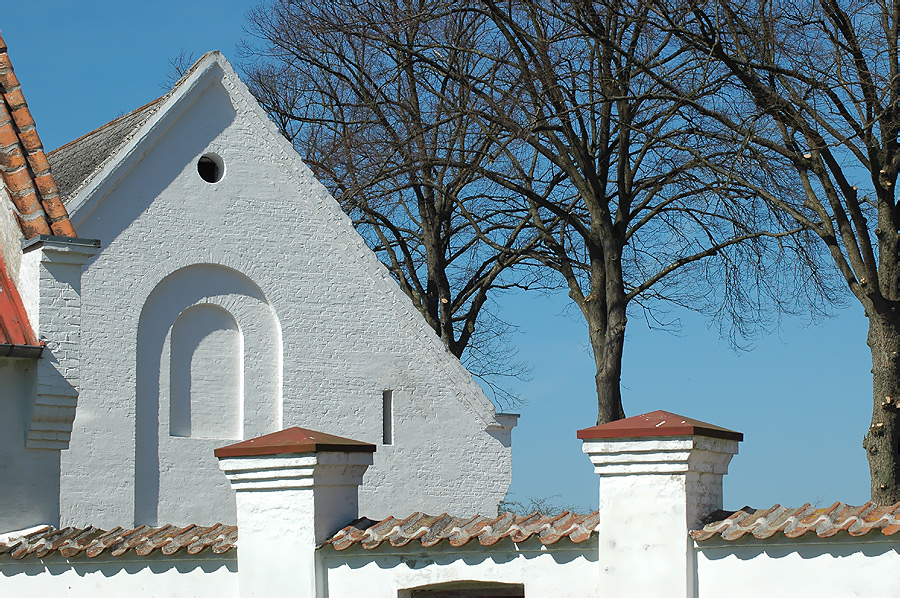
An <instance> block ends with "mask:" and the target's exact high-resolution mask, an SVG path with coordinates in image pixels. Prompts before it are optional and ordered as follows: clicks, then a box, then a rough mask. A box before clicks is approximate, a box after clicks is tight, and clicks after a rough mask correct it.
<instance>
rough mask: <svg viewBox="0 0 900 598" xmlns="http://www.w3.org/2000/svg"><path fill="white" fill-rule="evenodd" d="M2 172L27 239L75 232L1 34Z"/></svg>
mask: <svg viewBox="0 0 900 598" xmlns="http://www.w3.org/2000/svg"><path fill="white" fill-rule="evenodd" d="M0 96H2V101H0V178H2V180H3V183H4V184H5V185H6V188H7V190H8V192H9V198H10V200H11V201H12V204H13V206H14V208H15V214H16V219H17V220H18V222H19V228H20V229H21V230H22V234H23V235H25V238H26V239H31V238H33V237H36V236H37V235H57V236H62V237H75V236H76V234H75V229H74V228H73V227H72V223H71V222H70V221H69V213H68V212H67V211H66V207H65V206H64V205H63V203H62V200H61V198H60V194H59V188H58V187H57V185H56V181H55V180H54V178H53V174H52V173H51V171H50V162H49V161H48V160H47V156H46V155H45V154H44V146H43V144H42V143H41V138H40V136H38V132H37V127H36V126H35V123H34V118H33V117H32V116H31V111H30V110H29V109H28V104H26V103H25V96H24V94H23V93H22V86H21V85H20V84H19V80H18V78H16V74H15V72H14V71H13V66H12V62H11V61H10V58H9V54H8V52H7V46H6V42H5V41H3V37H0Z"/></svg>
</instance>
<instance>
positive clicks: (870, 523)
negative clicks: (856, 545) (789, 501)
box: [691, 502, 900, 542]
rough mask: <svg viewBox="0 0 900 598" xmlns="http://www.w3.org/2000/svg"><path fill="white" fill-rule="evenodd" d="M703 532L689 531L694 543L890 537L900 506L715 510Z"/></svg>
mask: <svg viewBox="0 0 900 598" xmlns="http://www.w3.org/2000/svg"><path fill="white" fill-rule="evenodd" d="M706 521H708V522H709V523H707V524H706V525H704V526H703V529H700V530H695V531H692V532H691V537H692V538H693V539H694V540H697V541H698V542H702V541H703V540H709V539H710V538H714V537H719V538H721V539H723V540H728V541H734V540H739V539H741V538H744V537H745V536H746V537H749V536H752V537H754V538H756V539H758V540H764V539H766V538H771V537H773V536H776V535H781V536H783V537H785V538H801V537H803V536H805V535H807V534H815V535H816V536H818V537H820V538H830V537H832V536H834V535H836V534H839V533H840V532H847V533H848V534H849V535H850V536H865V535H866V534H868V533H870V532H873V531H876V530H881V533H882V535H885V536H892V535H894V534H896V533H897V532H898V531H900V503H897V504H895V505H890V506H886V507H879V506H876V505H875V504H874V503H872V502H867V503H865V504H864V505H860V506H858V507H854V506H850V505H845V504H844V503H842V502H836V503H834V504H833V505H831V506H830V507H825V508H819V507H813V506H811V505H810V504H809V503H807V504H805V505H803V506H802V507H799V508H796V509H788V508H786V507H782V506H781V505H775V506H774V507H772V508H771V509H759V510H757V509H751V508H750V507H744V508H743V509H741V510H740V511H734V512H729V511H717V512H715V513H713V514H711V515H710V516H709V517H707V518H706Z"/></svg>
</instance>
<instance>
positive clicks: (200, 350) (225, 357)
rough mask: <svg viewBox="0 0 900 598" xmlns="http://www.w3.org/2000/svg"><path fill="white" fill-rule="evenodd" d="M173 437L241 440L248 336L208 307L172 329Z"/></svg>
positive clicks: (193, 311)
mask: <svg viewBox="0 0 900 598" xmlns="http://www.w3.org/2000/svg"><path fill="white" fill-rule="evenodd" d="M171 342H172V349H171V351H172V353H171V366H170V369H169V376H170V391H169V392H170V402H169V433H170V434H171V435H172V436H183V437H191V438H220V439H229V440H239V439H241V437H242V431H243V420H244V418H243V412H244V380H243V372H244V338H243V334H242V333H241V330H240V328H239V327H238V323H237V321H236V320H235V319H234V316H232V315H231V314H230V313H229V312H228V311H226V310H225V309H223V308H221V307H219V306H218V305H212V304H209V303H203V304H200V305H195V306H193V307H190V308H188V309H186V310H184V311H183V312H182V313H181V315H179V316H178V319H177V320H175V324H174V325H173V326H172V341H171Z"/></svg>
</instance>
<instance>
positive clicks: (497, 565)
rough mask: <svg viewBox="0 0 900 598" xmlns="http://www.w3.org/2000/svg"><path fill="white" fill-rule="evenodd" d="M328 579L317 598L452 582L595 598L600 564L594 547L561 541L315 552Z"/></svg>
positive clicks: (386, 594)
mask: <svg viewBox="0 0 900 598" xmlns="http://www.w3.org/2000/svg"><path fill="white" fill-rule="evenodd" d="M319 558H320V559H321V561H322V563H323V568H324V570H325V573H324V575H325V578H326V579H327V588H328V590H327V594H320V596H321V597H322V598H325V596H327V598H359V596H360V595H361V594H360V589H361V588H365V592H364V593H363V595H365V596H366V598H406V597H408V596H409V590H412V589H415V588H422V587H423V586H425V587H427V586H435V585H440V584H450V583H454V582H475V583H477V582H482V583H506V584H522V585H524V587H525V596H526V598H531V597H532V596H534V597H540V598H592V597H595V596H597V595H598V594H597V587H598V583H599V582H598V580H599V577H600V567H601V564H600V563H598V562H597V542H596V539H591V540H588V541H586V542H582V543H579V544H574V543H572V542H571V541H569V540H561V541H559V542H557V543H556V544H553V545H551V546H542V545H541V543H540V541H539V540H538V539H537V538H532V539H531V540H528V541H527V542H523V543H519V544H515V543H513V542H512V541H510V540H508V539H507V540H502V541H501V542H499V543H497V544H495V545H493V546H489V547H482V546H480V545H477V546H472V547H463V548H452V547H449V546H444V545H440V546H435V547H432V548H429V549H427V550H423V549H422V547H421V546H419V547H418V548H415V547H413V548H407V549H396V548H390V547H381V548H376V549H374V550H365V549H348V550H346V551H343V552H338V551H336V550H334V549H332V548H330V547H325V548H322V549H320V550H319Z"/></svg>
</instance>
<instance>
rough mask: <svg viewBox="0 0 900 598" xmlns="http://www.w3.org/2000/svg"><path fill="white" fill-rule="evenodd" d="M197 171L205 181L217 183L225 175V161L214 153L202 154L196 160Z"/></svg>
mask: <svg viewBox="0 0 900 598" xmlns="http://www.w3.org/2000/svg"><path fill="white" fill-rule="evenodd" d="M197 172H198V173H199V174H200V178H201V179H203V180H204V181H206V182H207V183H218V182H219V181H221V180H222V177H223V176H225V162H223V161H222V158H221V157H220V156H218V155H216V154H204V155H203V156H200V159H199V160H197Z"/></svg>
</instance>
